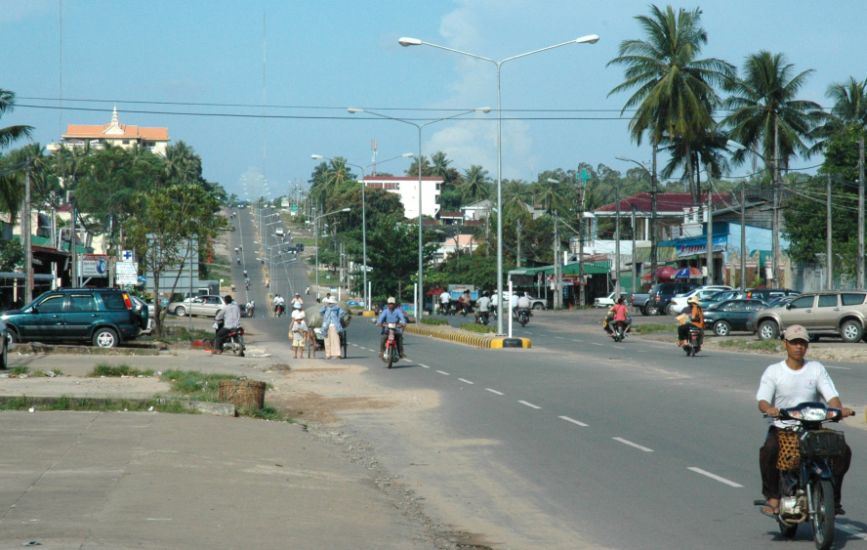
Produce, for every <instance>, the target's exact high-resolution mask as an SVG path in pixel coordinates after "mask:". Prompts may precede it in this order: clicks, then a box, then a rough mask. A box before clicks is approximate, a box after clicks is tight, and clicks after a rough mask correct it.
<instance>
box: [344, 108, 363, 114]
mask: <svg viewBox="0 0 867 550" xmlns="http://www.w3.org/2000/svg"><path fill="white" fill-rule="evenodd" d="M346 112H348V113H349V114H351V115H354V114H355V113H363V112H364V109H362V108H361V107H349V108H348V109H346Z"/></svg>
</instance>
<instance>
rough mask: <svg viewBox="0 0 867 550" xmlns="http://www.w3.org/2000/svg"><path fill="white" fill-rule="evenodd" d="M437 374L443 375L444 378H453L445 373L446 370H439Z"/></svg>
mask: <svg viewBox="0 0 867 550" xmlns="http://www.w3.org/2000/svg"><path fill="white" fill-rule="evenodd" d="M437 372H438V373H440V374H442V375H443V376H451V375H450V374H449V373H447V372H446V371H444V370H438V371H437Z"/></svg>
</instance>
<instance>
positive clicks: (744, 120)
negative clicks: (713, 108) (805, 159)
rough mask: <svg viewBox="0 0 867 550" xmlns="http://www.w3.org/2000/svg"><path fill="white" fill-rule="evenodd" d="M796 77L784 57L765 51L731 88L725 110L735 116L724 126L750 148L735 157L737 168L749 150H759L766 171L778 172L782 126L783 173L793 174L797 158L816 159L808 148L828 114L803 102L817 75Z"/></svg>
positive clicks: (804, 73) (749, 63) (748, 62)
mask: <svg viewBox="0 0 867 550" xmlns="http://www.w3.org/2000/svg"><path fill="white" fill-rule="evenodd" d="M794 72H795V66H794V65H793V64H791V63H787V62H786V57H785V56H784V55H783V54H781V53H777V54H772V53H771V52H768V51H760V52H758V53H755V54H752V55H750V56H748V57H747V60H746V62H745V64H744V76H743V78H735V79H733V80H731V81H730V82H729V85H728V88H729V90H730V92H731V94H732V95H731V96H730V97H729V98H728V99H726V101H725V107H726V108H727V109H729V110H730V111H731V114H730V115H728V116H727V117H726V118H725V119H724V120H723V121H722V125H723V126H725V127H727V128H728V129H729V132H730V135H731V137H732V139H734V140H735V141H737V142H739V143H741V144H743V145H744V146H746V147H747V149H740V150H738V151H737V152H735V154H734V157H733V158H734V161H735V163H741V162H743V161H744V159H745V158H746V157H747V156H748V154H749V151H748V149H755V150H758V151H759V152H760V153H761V155H762V157H764V161H765V166H766V167H767V168H769V169H770V168H772V167H773V162H774V158H775V153H774V135H775V128H776V127H777V126H778V127H779V128H778V130H779V162H780V167H781V168H782V169H786V168H788V166H789V161H790V159H791V158H792V157H793V156H794V155H795V154H797V153H800V154H803V155H809V154H810V149H809V147H808V146H807V142H808V141H810V140H811V139H812V138H811V132H812V131H813V129H814V127H815V126H816V125H818V124H820V123H821V122H822V121H823V120H824V119H825V114H824V113H823V112H822V108H821V106H819V104H818V103H815V102H813V101H807V100H802V99H798V98H797V95H798V92H799V91H800V89H801V87H803V85H804V83H805V82H806V81H807V77H808V76H810V74H811V73H812V72H813V70H812V69H808V70H806V71H801V72H800V73H798V74H794Z"/></svg>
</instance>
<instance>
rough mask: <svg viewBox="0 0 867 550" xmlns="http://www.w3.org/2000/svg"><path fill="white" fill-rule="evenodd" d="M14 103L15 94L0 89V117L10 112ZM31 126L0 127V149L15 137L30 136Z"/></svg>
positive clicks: (7, 145)
mask: <svg viewBox="0 0 867 550" xmlns="http://www.w3.org/2000/svg"><path fill="white" fill-rule="evenodd" d="M14 105H15V94H14V93H13V92H10V91H8V90H2V89H0V117H2V116H3V115H5V114H6V113H7V112H11V111H12V109H13V107H14ZM32 129H33V127H32V126H22V125H17V126H7V127H5V128H0V149H5V148H6V147H9V145H11V144H12V142H13V141H15V140H16V139H20V138H23V137H30V131H31V130H32Z"/></svg>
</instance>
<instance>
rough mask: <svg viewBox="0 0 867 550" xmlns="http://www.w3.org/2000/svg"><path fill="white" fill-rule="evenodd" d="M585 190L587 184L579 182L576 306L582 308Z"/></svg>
mask: <svg viewBox="0 0 867 550" xmlns="http://www.w3.org/2000/svg"><path fill="white" fill-rule="evenodd" d="M586 190H587V182H586V181H585V180H583V179H582V180H581V205H580V207H579V208H578V305H579V306H580V307H583V306H584V304H585V303H586V302H585V296H586V294H585V291H586V289H585V287H586V286H587V285H586V281H585V280H584V192H585V191H586Z"/></svg>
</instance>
